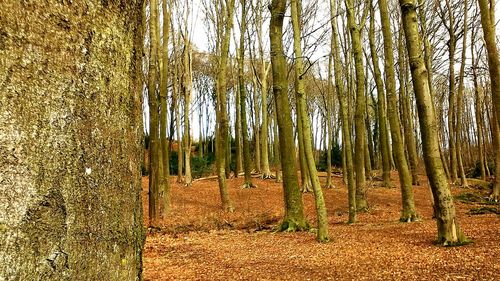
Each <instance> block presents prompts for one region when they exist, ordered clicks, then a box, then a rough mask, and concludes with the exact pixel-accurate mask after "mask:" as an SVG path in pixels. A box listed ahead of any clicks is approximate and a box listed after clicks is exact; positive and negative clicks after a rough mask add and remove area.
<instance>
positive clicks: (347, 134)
mask: <svg viewBox="0 0 500 281" xmlns="http://www.w3.org/2000/svg"><path fill="white" fill-rule="evenodd" d="M336 15H337V5H336V0H330V16H331V25H332V38H331V47H332V48H331V52H333V68H334V73H335V74H334V75H335V84H336V87H337V93H338V94H337V96H338V99H339V103H340V115H341V116H342V117H341V119H342V138H343V143H342V151H343V156H344V157H343V158H344V159H345V163H346V165H345V168H344V170H343V173H344V174H346V175H347V176H346V178H347V190H348V194H347V197H348V204H349V219H348V223H355V222H356V183H355V181H354V164H353V151H352V142H351V129H350V128H351V124H350V122H349V120H350V118H349V110H348V101H347V98H348V91H344V84H343V83H344V82H343V79H342V66H341V62H340V49H339V44H338V28H337V16H336Z"/></svg>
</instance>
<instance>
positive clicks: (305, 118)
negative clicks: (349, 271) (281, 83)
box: [291, 0, 330, 242]
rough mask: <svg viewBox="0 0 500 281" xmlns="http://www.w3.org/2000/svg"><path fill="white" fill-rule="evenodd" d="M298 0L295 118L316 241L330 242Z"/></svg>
mask: <svg viewBox="0 0 500 281" xmlns="http://www.w3.org/2000/svg"><path fill="white" fill-rule="evenodd" d="M300 7H301V2H300V0H291V10H292V27H293V39H294V40H293V49H294V53H295V96H296V98H297V100H298V105H299V107H298V108H297V116H298V118H300V121H301V122H300V123H301V125H302V132H303V134H304V138H303V141H304V154H305V157H306V162H307V167H308V170H309V175H310V176H311V182H312V188H313V191H314V200H315V206H316V218H317V222H318V231H317V232H316V239H317V240H318V241H319V242H327V241H329V240H330V238H329V236H328V216H327V212H326V205H325V199H324V197H323V192H322V190H321V185H320V183H319V178H318V172H317V170H316V164H315V161H314V154H313V148H312V140H311V123H310V120H309V115H308V114H307V104H306V92H305V85H304V80H303V78H304V74H305V73H304V68H303V59H302V49H301V40H300V39H301V33H300V17H301V15H300Z"/></svg>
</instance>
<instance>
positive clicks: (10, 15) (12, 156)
mask: <svg viewBox="0 0 500 281" xmlns="http://www.w3.org/2000/svg"><path fill="white" fill-rule="evenodd" d="M142 3H143V2H142V1H127V2H123V3H122V5H121V6H120V7H119V8H118V6H115V5H109V6H108V5H103V4H102V3H101V1H86V2H85V3H80V2H78V1H73V3H72V4H69V3H67V2H59V1H48V2H43V3H41V2H30V3H29V4H28V3H27V2H23V1H12V0H6V1H2V4H0V5H1V6H2V8H1V9H0V26H1V27H0V29H1V30H2V31H1V32H0V33H2V36H4V37H3V38H7V40H2V44H1V47H0V49H1V51H0V52H1V53H2V55H1V57H2V71H1V72H0V81H2V82H1V83H0V93H1V94H0V116H1V118H0V127H1V128H2V129H1V133H0V175H1V177H2V180H0V198H2V199H1V200H2V203H1V204H0V214H1V215H0V217H1V218H0V221H1V222H0V231H1V235H0V245H1V246H0V279H1V280H140V279H141V271H142V265H141V264H142V257H141V255H142V245H143V242H144V232H143V218H142V200H141V196H140V194H141V170H140V166H139V165H140V163H141V151H142V147H141V138H142V133H143V128H142V120H141V119H142V108H141V96H142V81H141V77H142V72H141V65H142V63H141V60H142V57H141V55H142V44H143V40H144V37H143V35H144V30H143V26H142V24H141V22H142V20H141V19H142V12H141V7H142ZM88 5H93V7H94V8H93V9H89V8H88ZM76 11H79V12H76ZM48 15H53V16H55V15H57V17H54V18H53V20H47V17H46V16H48ZM124 18H126V19H127V21H124V20H123V19H124ZM23 30H24V32H23ZM109 32H112V33H113V36H109ZM62 34H63V36H62ZM14 39H15V40H14ZM76 42H81V44H80V45H76ZM4 70H5V71H4ZM7 70H8V71H7ZM103 85H106V86H103Z"/></svg>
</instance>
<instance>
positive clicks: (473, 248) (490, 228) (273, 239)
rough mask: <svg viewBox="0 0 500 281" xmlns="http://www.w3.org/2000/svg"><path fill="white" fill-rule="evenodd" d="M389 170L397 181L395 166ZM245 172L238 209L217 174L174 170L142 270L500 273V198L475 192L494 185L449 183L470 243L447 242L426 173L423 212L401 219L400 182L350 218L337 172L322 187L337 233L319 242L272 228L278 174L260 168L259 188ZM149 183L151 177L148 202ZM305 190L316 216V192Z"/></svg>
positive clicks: (288, 274) (373, 192)
mask: <svg viewBox="0 0 500 281" xmlns="http://www.w3.org/2000/svg"><path fill="white" fill-rule="evenodd" d="M392 179H393V181H394V184H395V185H396V184H397V174H393V175H392ZM321 180H322V181H324V180H325V178H324V177H322V178H321ZM242 181H243V179H242V178H237V179H230V180H228V186H229V193H230V196H231V199H232V200H233V202H234V205H235V212H233V213H224V212H222V211H221V208H220V198H219V192H218V185H217V180H216V179H210V180H202V181H195V182H194V183H193V184H192V185H191V186H190V187H184V186H183V185H181V184H177V183H175V178H174V177H172V180H171V182H172V183H174V184H173V186H172V211H171V213H170V215H169V216H168V218H167V219H165V220H163V222H162V225H161V229H160V230H158V231H155V232H151V231H150V232H148V235H147V238H146V245H145V252H144V278H145V280H236V279H238V280H500V216H499V215H498V207H499V206H498V205H488V204H486V203H485V202H482V203H478V202H474V201H481V200H482V199H481V198H482V197H483V196H486V193H487V191H484V190H482V191H481V190H479V189H475V188H468V189H462V188H458V187H454V188H453V189H452V192H453V194H454V195H455V196H459V197H460V198H461V199H462V200H455V202H456V207H457V214H458V220H459V223H460V226H461V227H462V229H463V231H464V232H465V234H466V235H467V236H468V237H470V238H471V239H472V240H473V243H471V244H468V245H465V246H461V247H441V246H437V245H435V244H434V240H435V239H436V237H437V234H436V233H437V230H436V222H435V221H434V220H433V219H432V206H431V204H430V202H431V200H430V194H429V192H430V191H429V187H428V183H427V182H426V181H425V179H424V178H422V182H423V184H422V185H421V186H417V187H415V188H414V191H415V204H416V208H417V211H418V213H419V215H420V216H421V218H422V220H421V221H420V222H415V223H400V222H399V221H398V219H399V214H400V209H401V207H400V206H401V195H400V191H399V189H398V188H380V187H371V188H369V189H368V193H367V194H368V202H369V204H370V210H369V211H368V212H367V213H362V214H359V215H358V223H356V224H354V225H348V224H346V221H347V210H348V209H347V190H346V187H345V186H344V185H343V184H342V179H341V178H339V177H334V183H335V185H336V187H337V188H334V189H324V190H323V191H324V195H325V200H326V204H327V208H328V219H329V225H330V227H329V232H330V238H331V240H332V241H331V242H330V243H326V244H321V243H318V242H316V240H315V234H314V233H313V232H298V233H276V232H274V231H273V227H275V226H276V225H277V224H279V222H280V219H281V218H282V216H283V191H282V188H281V184H279V183H276V182H275V180H261V179H256V178H255V179H254V183H256V184H257V186H258V188H253V189H241V188H239V187H240V185H241V184H242ZM147 185H148V179H147V177H145V178H143V191H144V192H143V202H145V203H147ZM303 199H304V205H305V212H306V214H307V217H308V219H309V221H310V222H311V224H312V225H315V224H316V220H315V215H314V198H313V195H312V194H304V195H303ZM467 201H469V202H467ZM144 205H145V206H144V216H145V217H147V204H144ZM471 210H472V212H476V213H481V211H486V214H474V215H473V214H471ZM488 210H493V213H491V212H488ZM494 212H496V214H495V213H494ZM145 221H146V218H145Z"/></svg>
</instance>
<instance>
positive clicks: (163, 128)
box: [160, 0, 170, 216]
mask: <svg viewBox="0 0 500 281" xmlns="http://www.w3.org/2000/svg"><path fill="white" fill-rule="evenodd" d="M162 12H163V18H164V19H165V20H164V21H163V43H162V52H161V53H162V58H161V63H162V64H161V79H160V147H161V148H160V150H161V153H162V162H163V163H162V164H163V165H162V167H163V173H162V179H160V181H162V186H163V187H164V189H163V190H162V193H163V194H162V195H163V209H162V215H163V216H164V215H165V214H168V212H169V209H170V182H169V177H170V159H169V158H170V153H169V151H168V146H169V144H168V141H167V123H168V120H167V118H168V114H167V95H168V89H167V87H168V86H167V82H168V73H169V70H168V68H169V63H168V40H169V35H170V34H169V33H170V28H169V27H170V10H169V8H168V7H167V0H163V2H162Z"/></svg>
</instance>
